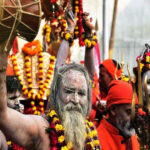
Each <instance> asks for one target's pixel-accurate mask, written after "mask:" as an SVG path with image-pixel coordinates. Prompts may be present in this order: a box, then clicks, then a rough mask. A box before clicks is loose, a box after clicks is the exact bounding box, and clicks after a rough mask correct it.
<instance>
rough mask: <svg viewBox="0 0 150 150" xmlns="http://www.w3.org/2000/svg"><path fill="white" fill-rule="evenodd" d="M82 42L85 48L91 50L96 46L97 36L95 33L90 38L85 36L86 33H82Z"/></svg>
mask: <svg viewBox="0 0 150 150" xmlns="http://www.w3.org/2000/svg"><path fill="white" fill-rule="evenodd" d="M82 40H83V41H84V45H85V47H87V48H93V47H94V46H96V44H97V36H96V33H94V34H92V35H91V36H90V37H88V36H87V35H86V33H85V32H84V33H82Z"/></svg>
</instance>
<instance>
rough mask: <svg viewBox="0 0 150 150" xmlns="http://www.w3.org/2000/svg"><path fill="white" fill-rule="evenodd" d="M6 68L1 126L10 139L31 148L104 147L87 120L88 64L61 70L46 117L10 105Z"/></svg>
mask: <svg viewBox="0 0 150 150" xmlns="http://www.w3.org/2000/svg"><path fill="white" fill-rule="evenodd" d="M6 58H7V57H6ZM4 60H5V59H3V61H4ZM6 60H7V59H6ZM6 60H5V61H6ZM0 63H1V64H6V63H2V59H0ZM5 68H6V66H3V68H0V95H1V96H0V129H1V130H2V132H3V133H4V134H5V135H6V137H7V138H9V139H10V140H11V141H13V142H15V143H16V144H18V145H20V146H22V147H24V148H25V149H28V150H29V149H30V150H49V149H51V150H67V149H68V150H71V149H74V150H84V149H87V150H95V149H97V150H98V149H100V146H99V141H98V137H97V132H96V130H95V129H94V126H93V124H92V123H91V122H89V121H88V120H86V117H87V116H88V114H89V112H90V108H91V99H90V97H91V95H90V94H91V91H90V90H91V86H90V79H89V75H88V73H87V71H86V70H85V68H84V67H82V66H81V65H76V64H70V65H68V66H64V67H62V68H61V69H59V70H58V71H57V73H56V74H55V79H54V82H53V84H52V89H51V101H50V107H49V110H48V115H47V117H46V118H43V117H41V116H36V115H24V114H21V113H19V112H18V111H16V110H13V109H11V108H8V107H7V92H6V83H5V78H6V70H5Z"/></svg>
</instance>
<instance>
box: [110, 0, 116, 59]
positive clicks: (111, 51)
mask: <svg viewBox="0 0 150 150" xmlns="http://www.w3.org/2000/svg"><path fill="white" fill-rule="evenodd" d="M117 8H118V0H115V2H114V11H113V19H112V26H111V35H110V40H109V58H112V54H113V48H114V35H115V26H116V18H117Z"/></svg>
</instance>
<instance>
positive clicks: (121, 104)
mask: <svg viewBox="0 0 150 150" xmlns="http://www.w3.org/2000/svg"><path fill="white" fill-rule="evenodd" d="M132 97H133V89H132V86H131V85H130V84H129V83H127V82H123V81H121V80H114V81H112V82H111V83H110V84H109V87H108V99H107V112H108V114H109V117H108V118H107V119H102V120H101V122H100V125H99V126H98V128H97V130H98V134H99V140H100V145H101V149H102V150H139V143H138V141H137V137H136V135H135V131H134V129H133V128H132V127H131V124H130V123H131V103H132ZM135 103H136V104H138V100H137V98H136V100H135Z"/></svg>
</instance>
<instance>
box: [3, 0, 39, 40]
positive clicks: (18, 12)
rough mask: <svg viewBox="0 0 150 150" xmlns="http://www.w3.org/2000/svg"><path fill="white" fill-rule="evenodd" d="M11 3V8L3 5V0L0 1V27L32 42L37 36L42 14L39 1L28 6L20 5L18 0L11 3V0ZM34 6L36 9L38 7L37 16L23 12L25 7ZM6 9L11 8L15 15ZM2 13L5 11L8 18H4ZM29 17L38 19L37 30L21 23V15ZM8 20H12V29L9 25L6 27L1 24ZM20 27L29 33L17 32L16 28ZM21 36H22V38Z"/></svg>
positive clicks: (35, 0)
mask: <svg viewBox="0 0 150 150" xmlns="http://www.w3.org/2000/svg"><path fill="white" fill-rule="evenodd" d="M10 1H11V3H12V4H13V6H8V5H5V0H1V1H0V4H1V5H0V26H2V27H4V28H6V29H8V31H11V32H12V31H13V33H14V32H15V33H17V34H18V35H19V36H20V37H22V38H25V39H27V40H28V41H32V40H33V39H34V38H35V36H36V35H37V31H38V29H39V26H40V22H41V12H42V8H41V3H40V0H34V1H33V2H30V3H28V4H25V5H21V1H20V0H17V1H15V2H14V1H13V0H10ZM35 4H38V7H39V10H38V12H39V15H37V14H34V13H30V12H27V11H24V10H23V8H25V7H30V6H32V5H35ZM8 8H9V9H10V8H13V9H16V12H15V14H13V13H12V12H10V11H9V10H8ZM4 11H6V12H7V13H8V14H9V15H10V16H8V17H6V18H4ZM24 14H26V15H29V16H34V17H38V18H39V19H38V29H37V30H34V29H33V28H31V27H30V26H29V25H28V24H27V23H24V22H23V21H22V19H23V18H22V15H24ZM10 18H14V23H13V27H12V26H9V25H6V24H4V23H3V22H4V21H6V20H8V19H10ZM19 25H21V26H24V27H25V28H26V29H28V30H29V31H30V32H29V33H27V32H22V31H19V30H18V29H17V28H18V26H19ZM22 35H23V36H22Z"/></svg>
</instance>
